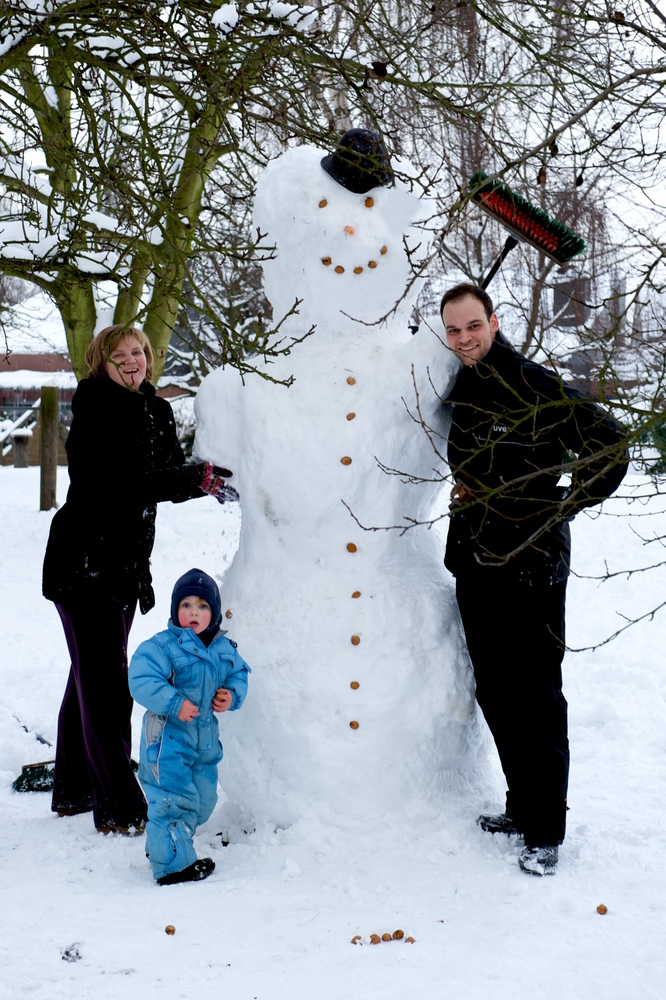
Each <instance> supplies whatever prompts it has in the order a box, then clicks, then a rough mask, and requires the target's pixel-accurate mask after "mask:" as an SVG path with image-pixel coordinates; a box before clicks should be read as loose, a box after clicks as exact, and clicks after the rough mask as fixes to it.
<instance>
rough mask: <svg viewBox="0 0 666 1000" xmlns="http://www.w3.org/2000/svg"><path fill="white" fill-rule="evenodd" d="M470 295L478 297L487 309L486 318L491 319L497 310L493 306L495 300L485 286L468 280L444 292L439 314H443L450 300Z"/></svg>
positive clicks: (453, 300) (454, 300)
mask: <svg viewBox="0 0 666 1000" xmlns="http://www.w3.org/2000/svg"><path fill="white" fill-rule="evenodd" d="M468 295H471V296H472V297H473V298H475V299H478V300H479V302H480V303H481V305H482V306H483V308H484V309H485V311H486V319H490V317H491V316H492V314H493V313H494V312H495V308H494V306H493V300H492V299H491V297H490V296H489V295H488V292H485V291H484V290H483V288H479V286H478V285H470V284H469V283H468V282H466V281H463V282H462V283H461V284H460V285H454V286H453V288H449V290H448V292H444V296H443V298H442V304H441V306H440V307H439V315H440V316H441V315H442V313H443V312H444V306H445V305H447V303H449V302H456V301H457V300H458V299H464V298H466V297H467V296H468Z"/></svg>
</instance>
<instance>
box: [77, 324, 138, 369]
mask: <svg viewBox="0 0 666 1000" xmlns="http://www.w3.org/2000/svg"><path fill="white" fill-rule="evenodd" d="M122 337H134V339H135V340H138V341H139V343H140V344H141V347H142V348H143V353H144V354H145V355H146V379H147V380H148V381H150V380H151V378H152V377H153V349H152V347H151V346H150V341H149V340H148V337H147V336H146V334H145V333H144V332H143V330H142V329H140V327H138V326H125V324H124V323H115V324H114V325H113V326H107V327H105V328H104V329H103V330H100V332H99V333H98V334H97V336H96V337H95V339H94V340H92V341H91V342H90V344H89V345H88V350H87V351H86V357H85V361H86V364H87V366H88V374H89V377H90V378H100V377H101V376H102V375H107V371H106V363H107V361H109V360H110V357H111V351H113V350H114V348H115V347H116V345H117V343H118V341H119V340H120V339H121V338H122ZM107 377H108V376H107Z"/></svg>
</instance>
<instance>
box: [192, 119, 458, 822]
mask: <svg viewBox="0 0 666 1000" xmlns="http://www.w3.org/2000/svg"><path fill="white" fill-rule="evenodd" d="M392 181H393V177H392V174H391V171H390V167H389V165H388V160H387V158H386V154H385V151H384V147H383V145H382V143H381V140H380V139H379V136H378V135H376V133H372V132H368V131H365V130H359V129H355V130H352V131H350V132H348V133H346V134H345V136H343V138H342V139H341V141H340V144H339V145H338V147H337V149H336V150H335V152H334V153H332V154H331V155H330V156H327V157H325V158H324V159H323V160H322V158H321V152H320V151H318V150H316V149H314V148H312V147H310V146H299V147H297V148H293V149H290V150H288V151H287V152H286V153H284V154H283V155H282V156H280V157H279V158H278V159H276V160H275V161H273V162H272V163H271V164H270V165H269V166H268V168H267V169H266V171H265V172H264V174H263V176H262V177H261V179H260V181H259V184H258V188H257V196H256V203H255V225H256V226H257V227H258V228H259V230H260V232H261V233H262V234H265V236H266V241H267V243H268V244H270V245H274V246H275V248H276V249H275V253H274V255H273V259H270V260H266V261H265V263H264V264H263V270H264V280H265V288H266V294H267V297H268V299H269V300H270V301H271V303H272V304H273V307H274V316H275V318H276V319H277V318H278V317H280V316H283V315H285V314H287V313H288V312H289V310H290V309H291V308H292V306H293V305H294V301H295V300H296V299H298V300H300V301H299V305H298V313H296V314H294V315H292V316H290V317H289V318H288V320H287V321H286V322H285V323H284V324H283V326H282V328H281V330H280V337H281V338H284V337H285V336H287V335H291V336H294V337H302V335H303V334H304V333H306V332H307V331H308V330H309V329H310V327H311V326H312V325H315V330H314V333H313V334H312V335H311V336H309V337H307V338H306V339H305V340H303V341H302V342H301V343H299V344H297V345H296V346H295V347H294V348H293V350H292V351H291V352H290V354H289V355H288V356H281V357H278V358H272V359H267V360H266V361H265V372H266V374H267V375H269V376H270V377H271V379H274V380H277V381H287V380H289V378H290V376H293V381H292V382H291V384H289V385H284V384H276V381H269V380H266V379H264V378H262V377H261V376H260V375H257V374H250V375H248V374H246V375H245V376H244V377H243V378H241V376H240V375H239V373H238V371H237V370H235V369H233V368H230V367H226V368H221V369H218V370H217V371H215V372H213V373H212V374H210V375H209V376H208V377H207V378H206V379H204V381H203V383H202V385H201V388H200V390H199V393H198V397H197V401H196V412H197V425H198V429H197V435H196V445H195V451H196V454H197V457H198V458H199V459H200V460H206V461H211V462H213V463H214V464H216V465H221V466H225V467H227V468H229V469H232V470H233V472H234V477H233V479H232V480H230V482H231V483H232V485H234V486H235V487H236V489H237V490H238V492H239V494H240V504H241V511H242V525H241V532H240V544H239V549H238V552H237V554H236V556H235V558H234V561H233V563H232V565H231V566H230V568H229V569H228V571H227V573H226V575H225V576H224V580H223V585H222V601H223V605H222V607H223V609H224V611H225V614H226V619H225V626H226V627H227V628H228V629H229V637H230V638H232V639H234V640H235V641H237V642H238V645H239V649H240V650H241V651H242V654H243V656H244V658H245V659H246V660H247V661H248V662H249V663H250V664H251V666H252V671H253V672H252V678H251V690H250V696H249V697H248V699H247V702H246V705H245V707H244V708H243V711H242V712H239V713H238V714H237V715H236V714H234V716H229V718H226V717H225V720H224V729H225V735H224V745H225V758H224V762H223V765H222V768H221V775H220V780H221V784H222V786H223V788H224V790H225V792H226V793H227V795H228V796H229V799H230V800H231V802H233V803H237V804H242V806H243V808H244V809H245V810H247V811H248V812H249V813H250V814H251V815H252V818H253V820H254V822H255V823H262V822H265V823H272V824H274V825H277V826H285V825H289V824H291V823H293V822H295V821H296V820H298V819H302V818H304V817H315V818H317V819H319V820H321V821H323V822H327V823H330V822H332V821H335V820H336V818H338V819H339V818H340V817H349V818H350V819H351V820H352V821H353V822H357V821H358V820H359V819H361V818H363V817H366V818H367V819H369V820H371V821H372V822H374V821H376V820H377V819H381V818H382V817H386V816H388V815H389V814H390V813H391V812H392V811H394V810H396V811H398V812H400V811H401V812H403V813H404V810H405V809H414V808H422V807H426V806H427V805H428V803H430V804H431V805H432V806H433V807H434V808H439V806H440V805H441V796H442V794H443V793H444V792H445V790H446V788H447V787H449V788H450V787H451V786H452V785H455V783H456V782H457V781H458V780H459V779H460V775H461V772H462V771H463V770H466V769H467V770H469V768H470V767H471V766H473V759H474V756H475V752H476V751H475V736H474V735H473V734H474V732H475V726H476V724H475V718H474V712H473V692H472V684H471V672H470V669H469V667H468V664H467V661H466V658H465V654H464V652H463V649H462V642H461V634H460V628H459V624H458V617H457V609H456V605H455V597H454V594H453V590H452V586H451V584H450V582H449V580H447V578H446V574H445V570H444V568H443V551H442V543H441V540H440V538H439V536H438V535H437V534H436V532H434V531H428V530H426V529H425V528H423V527H417V528H413V529H411V530H408V531H406V532H401V531H400V530H365V528H384V527H389V526H392V525H404V524H406V523H407V522H406V519H407V518H413V519H415V520H416V521H422V520H424V519H426V518H427V517H428V515H429V513H430V512H431V510H432V507H433V504H434V502H435V500H436V496H437V493H438V492H439V487H438V486H437V485H436V484H435V483H433V482H431V481H429V480H432V479H436V477H437V473H439V472H440V470H441V467H442V463H441V460H440V459H439V457H438V455H437V453H436V451H435V449H434V448H433V445H432V443H431V440H429V437H428V435H427V434H426V433H424V430H423V428H422V427H421V426H420V425H419V424H418V423H417V422H415V420H414V419H413V418H414V415H415V413H416V401H417V393H418V399H419V405H420V411H421V415H422V417H423V420H424V422H425V424H427V425H429V426H430V427H432V428H436V429H438V431H439V432H440V433H442V434H445V426H444V413H443V408H442V405H441V401H440V399H439V398H438V395H437V392H438V393H439V394H440V395H441V396H444V395H445V394H446V392H447V389H448V388H449V386H450V385H451V383H452V380H453V379H454V378H455V375H456V373H457V366H458V362H457V361H456V360H455V359H454V358H453V356H452V355H451V353H450V352H449V351H447V350H446V348H445V347H444V346H443V345H442V343H441V341H440V339H439V337H438V336H437V334H436V333H434V332H433V330H431V329H429V327H428V325H425V326H422V327H421V328H420V329H419V330H418V332H417V333H416V334H415V335H414V334H413V333H412V330H411V329H410V328H409V326H408V318H409V315H410V312H411V309H412V305H413V299H414V296H415V294H416V292H417V287H416V285H413V286H412V288H411V289H409V284H410V280H411V277H412V276H411V272H410V264H409V257H408V253H407V248H408V246H409V245H410V244H411V246H415V245H416V244H417V243H418V242H420V241H421V238H422V237H421V235H420V234H418V233H417V232H416V231H415V230H413V229H412V228H411V224H412V222H413V221H414V219H415V218H416V217H417V215H418V211H419V202H418V201H417V199H416V198H414V197H413V196H412V195H411V194H410V193H409V191H408V189H407V188H406V186H404V185H402V184H400V183H399V182H397V181H396V182H394V183H391V182H392ZM262 363H263V362H262ZM433 386H434V387H436V389H437V392H435V390H434V388H433ZM438 443H439V445H440V449H441V448H442V447H443V443H444V442H443V440H440V441H439V442H438ZM386 470H397V471H399V472H403V473H405V472H407V473H409V474H410V478H409V479H408V478H406V477H405V476H404V475H396V474H392V473H391V472H387V471H386ZM418 479H421V480H423V481H422V482H417V481H415V480H418Z"/></svg>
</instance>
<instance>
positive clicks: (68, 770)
mask: <svg viewBox="0 0 666 1000" xmlns="http://www.w3.org/2000/svg"><path fill="white" fill-rule="evenodd" d="M56 607H57V609H58V613H59V615H60V617H61V619H62V624H63V627H64V629H65V637H66V639H67V646H68V648H69V655H70V657H71V659H72V666H71V670H70V673H69V679H68V681H67V687H66V688H65V696H64V698H63V700H62V705H61V707H60V714H59V716H58V740H57V744H56V763H55V774H54V780H53V801H52V806H51V808H52V809H53V811H54V812H64V813H79V812H89V811H90V810H91V809H92V811H93V817H94V820H95V826H97V827H104V826H108V825H113V826H121V827H128V826H132V825H136V824H137V823H139V822H141V821H143V820H145V819H146V801H145V799H144V797H143V792H142V791H141V787H140V785H139V783H138V781H137V780H136V778H135V776H134V772H133V770H132V766H131V762H130V752H131V715H132V704H133V703H132V697H131V695H130V693H129V687H128V685H127V636H128V634H129V630H130V628H131V625H132V620H133V618H134V610H135V609H134V608H132V609H131V611H123V610H122V609H121V608H120V607H118V606H114V605H113V604H107V605H106V606H105V605H103V604H100V603H99V602H98V603H95V604H93V603H92V602H86V601H80V602H77V603H76V604H75V605H72V606H68V607H66V606H64V605H62V604H57V605H56Z"/></svg>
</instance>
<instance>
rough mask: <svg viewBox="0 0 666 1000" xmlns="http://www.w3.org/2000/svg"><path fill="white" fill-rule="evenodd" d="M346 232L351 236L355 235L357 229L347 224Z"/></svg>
mask: <svg viewBox="0 0 666 1000" xmlns="http://www.w3.org/2000/svg"><path fill="white" fill-rule="evenodd" d="M345 232H346V233H348V234H349V235H350V236H353V235H354V233H355V232H356V230H355V229H354V227H353V226H345Z"/></svg>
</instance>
